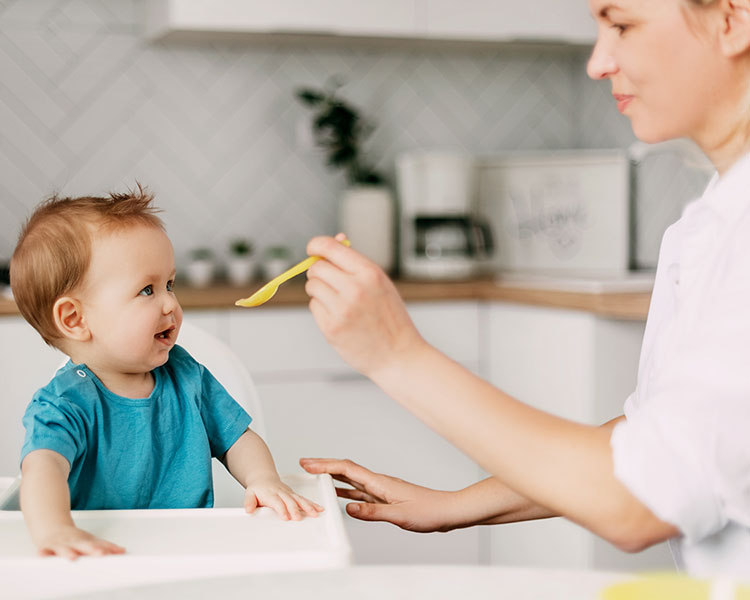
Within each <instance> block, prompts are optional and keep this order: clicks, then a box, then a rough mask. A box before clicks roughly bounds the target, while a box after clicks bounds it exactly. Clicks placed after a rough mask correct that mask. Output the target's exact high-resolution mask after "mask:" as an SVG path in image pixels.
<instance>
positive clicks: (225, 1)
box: [147, 0, 418, 37]
mask: <svg viewBox="0 0 750 600" xmlns="http://www.w3.org/2000/svg"><path fill="white" fill-rule="evenodd" d="M147 9H148V12H147V19H148V20H147V31H148V34H149V35H150V36H151V37H162V36H165V35H174V34H177V33H217V34H218V33H235V34H236V33H247V34H252V33H256V34H272V33H284V34H304V35H347V36H361V37H410V36H412V35H413V33H414V31H416V29H417V28H418V21H417V0H377V1H376V2H363V1H361V0H360V1H356V0H354V1H353V0H316V1H315V2H310V1H309V0H276V1H275V2H271V1H268V0H149V1H148V3H147Z"/></svg>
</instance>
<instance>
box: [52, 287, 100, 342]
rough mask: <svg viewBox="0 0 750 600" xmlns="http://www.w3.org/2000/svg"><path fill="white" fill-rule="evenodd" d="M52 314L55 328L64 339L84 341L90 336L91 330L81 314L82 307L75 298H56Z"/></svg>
mask: <svg viewBox="0 0 750 600" xmlns="http://www.w3.org/2000/svg"><path fill="white" fill-rule="evenodd" d="M52 316H53V318H54V319H55V325H56V326H57V329H58V330H59V331H60V334H61V335H62V336H63V337H64V338H65V339H67V340H74V341H76V342H85V341H88V340H89V339H90V338H91V332H90V331H89V328H88V325H87V324H86V319H85V318H84V316H83V307H82V306H81V303H80V302H79V301H78V300H76V299H75V298H71V297H70V296H63V297H62V298H58V299H57V300H56V301H55V304H54V306H53V307H52Z"/></svg>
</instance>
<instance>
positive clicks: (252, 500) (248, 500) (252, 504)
mask: <svg viewBox="0 0 750 600" xmlns="http://www.w3.org/2000/svg"><path fill="white" fill-rule="evenodd" d="M256 508H258V498H257V497H256V496H255V494H245V512H246V513H254V512H255V509H256Z"/></svg>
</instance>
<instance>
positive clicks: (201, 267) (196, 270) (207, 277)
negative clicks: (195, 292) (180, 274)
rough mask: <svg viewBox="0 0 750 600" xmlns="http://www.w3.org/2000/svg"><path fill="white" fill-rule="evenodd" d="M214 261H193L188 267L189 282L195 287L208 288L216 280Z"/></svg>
mask: <svg viewBox="0 0 750 600" xmlns="http://www.w3.org/2000/svg"><path fill="white" fill-rule="evenodd" d="M214 268H215V265H214V261H213V260H208V259H200V260H193V261H191V262H189V263H188V265H187V270H186V274H187V280H188V283H189V284H190V285H192V286H193V287H206V286H208V285H209V284H210V283H211V282H212V281H213V278H214Z"/></svg>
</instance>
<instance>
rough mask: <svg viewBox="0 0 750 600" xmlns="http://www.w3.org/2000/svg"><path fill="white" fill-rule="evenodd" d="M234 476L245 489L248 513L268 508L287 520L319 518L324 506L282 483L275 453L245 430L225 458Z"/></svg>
mask: <svg viewBox="0 0 750 600" xmlns="http://www.w3.org/2000/svg"><path fill="white" fill-rule="evenodd" d="M222 462H223V463H224V465H225V466H226V467H227V469H229V472H230V473H231V474H232V476H233V477H234V478H235V479H236V480H237V481H239V482H240V483H241V484H242V485H243V487H244V488H245V510H246V511H247V512H253V511H254V510H255V509H256V508H257V507H259V506H268V507H270V508H272V509H273V510H274V511H276V512H277V513H278V514H279V516H280V517H281V518H282V519H284V520H288V519H290V518H291V519H293V520H295V521H297V520H299V519H301V518H302V517H303V516H304V515H307V516H309V517H317V516H318V513H319V512H321V511H322V510H323V507H322V506H320V505H319V504H316V503H315V502H312V501H310V500H308V499H307V498H304V497H302V496H300V495H299V494H297V493H295V492H294V491H293V490H292V489H291V488H290V487H289V486H287V485H285V484H284V483H282V481H281V479H280V478H279V474H278V473H277V472H276V466H275V465H274V463H273V458H272V457H271V452H270V451H269V450H268V446H266V443H265V442H264V441H263V440H262V439H261V437H260V436H259V435H258V434H257V433H255V432H254V431H251V430H250V429H247V430H245V433H243V434H242V435H241V436H240V437H239V439H238V440H237V441H236V442H235V443H234V444H232V447H231V448H229V450H227V452H226V454H225V455H224V456H223V457H222Z"/></svg>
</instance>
